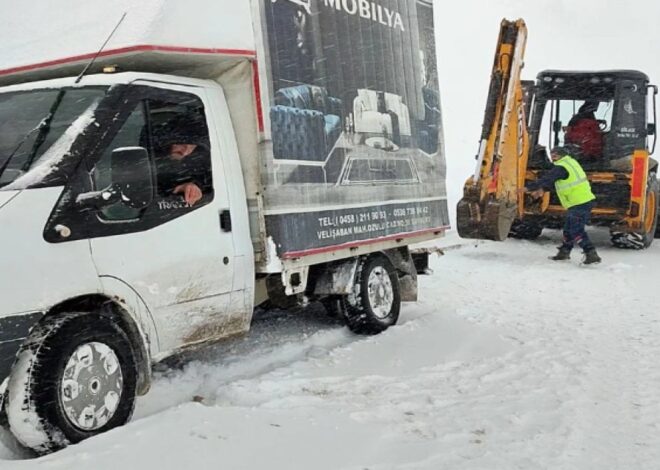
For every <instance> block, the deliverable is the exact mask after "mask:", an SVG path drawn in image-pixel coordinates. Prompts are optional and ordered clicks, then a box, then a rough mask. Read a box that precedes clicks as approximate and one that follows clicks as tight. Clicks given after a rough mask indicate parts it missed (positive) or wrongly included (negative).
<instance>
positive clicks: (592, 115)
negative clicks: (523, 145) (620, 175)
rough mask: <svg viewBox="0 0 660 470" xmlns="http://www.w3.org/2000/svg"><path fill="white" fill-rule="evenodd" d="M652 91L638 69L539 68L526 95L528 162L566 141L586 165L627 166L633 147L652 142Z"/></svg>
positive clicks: (538, 162)
mask: <svg viewBox="0 0 660 470" xmlns="http://www.w3.org/2000/svg"><path fill="white" fill-rule="evenodd" d="M656 94H657V87H655V86H654V85H650V84H649V78H648V77H647V76H646V75H645V74H644V73H641V72H638V71H631V70H621V71H605V72H565V71H555V70H547V71H544V72H541V73H540V74H539V75H538V76H537V81H536V85H535V87H534V91H533V94H532V95H531V96H530V100H531V103H530V108H531V115H530V118H529V131H530V144H531V145H530V149H531V150H530V152H531V154H530V159H529V166H530V168H542V167H543V166H545V165H546V164H547V163H548V160H547V157H546V155H547V150H549V149H550V148H552V147H554V146H557V145H562V146H566V145H571V146H572V148H573V149H574V152H575V157H576V158H578V159H579V160H580V162H581V164H582V165H583V167H584V168H585V170H587V171H622V172H627V171H630V169H631V157H632V154H633V152H634V151H635V150H639V149H646V150H648V151H649V152H650V153H653V150H654V148H655V139H656V135H655V134H656V132H655V131H656V124H655V123H656V104H655V97H656Z"/></svg>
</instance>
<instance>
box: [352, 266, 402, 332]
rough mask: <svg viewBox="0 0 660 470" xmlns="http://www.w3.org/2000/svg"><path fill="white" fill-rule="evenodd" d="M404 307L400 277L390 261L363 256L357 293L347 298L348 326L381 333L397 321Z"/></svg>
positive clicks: (360, 330) (356, 287)
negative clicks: (402, 304)
mask: <svg viewBox="0 0 660 470" xmlns="http://www.w3.org/2000/svg"><path fill="white" fill-rule="evenodd" d="M400 310H401V294H400V288H399V277H398V275H397V273H396V270H395V269H394V267H393V266H392V263H390V261H389V260H388V259H387V258H386V257H384V256H382V255H376V256H371V257H368V258H365V259H362V260H360V262H359V265H358V269H357V274H356V277H355V284H354V285H353V293H352V294H349V295H348V297H347V298H346V302H345V310H344V315H345V316H346V323H347V324H348V327H349V328H350V329H351V331H353V332H354V333H357V334H367V335H372V334H378V333H380V332H382V331H385V330H386V329H387V328H389V327H390V326H392V325H394V324H396V322H397V320H398V319H399V311H400Z"/></svg>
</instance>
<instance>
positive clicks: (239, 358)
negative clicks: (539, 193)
mask: <svg viewBox="0 0 660 470" xmlns="http://www.w3.org/2000/svg"><path fill="white" fill-rule="evenodd" d="M593 233H594V235H595V240H596V241H597V242H598V243H599V246H600V247H601V248H600V251H601V255H602V256H603V258H604V263H603V264H601V265H599V266H597V267H581V266H579V256H578V253H575V254H574V256H573V257H574V258H575V259H573V260H572V261H571V262H568V263H554V262H551V261H549V260H547V255H549V254H552V253H553V252H554V246H555V245H556V244H557V243H558V241H559V235H558V233H557V232H548V231H546V233H544V235H543V236H542V238H541V239H540V240H539V241H538V242H536V243H532V242H523V241H514V240H509V241H506V242H504V243H491V242H476V243H475V242H465V241H459V240H458V239H456V238H455V237H453V236H450V237H449V238H447V239H445V240H444V241H443V244H444V245H445V246H452V245H456V244H460V245H461V247H460V248H453V249H449V250H447V251H446V255H445V256H443V257H440V258H437V259H435V260H434V261H433V269H434V270H435V274H434V275H433V276H430V277H425V278H423V279H422V281H421V295H422V299H421V301H420V302H419V303H418V304H407V305H406V306H405V307H404V309H403V312H402V318H401V321H400V324H399V325H398V326H396V327H394V328H392V329H390V330H388V331H387V332H385V333H384V334H382V335H380V336H376V337H370V338H364V337H357V336H354V335H352V334H350V333H349V332H348V331H347V329H346V328H344V327H343V326H342V325H341V324H339V323H338V322H337V321H334V320H332V319H329V318H327V317H325V316H324V315H323V311H322V309H321V308H320V307H318V306H311V307H309V308H308V309H306V310H305V311H303V312H300V313H298V314H294V313H286V312H265V313H262V314H261V315H259V316H258V318H257V319H256V320H255V324H254V329H253V331H252V333H251V334H250V335H249V336H248V337H246V338H243V339H240V340H234V341H229V342H226V343H224V344H221V345H217V346H215V347H211V348H207V349H205V350H204V351H199V352H196V353H195V354H192V355H191V356H190V357H188V358H186V360H185V361H181V362H180V363H177V364H170V367H169V368H163V370H161V371H160V372H159V373H158V375H157V380H156V382H155V384H154V387H153V389H152V391H151V392H150V393H149V394H148V395H147V396H146V397H144V398H142V399H141V400H140V401H139V404H138V407H137V411H136V416H135V419H134V420H133V422H132V423H130V424H129V425H127V426H125V427H123V428H121V429H117V430H114V431H112V432H110V433H108V434H106V435H102V436H99V437H96V438H94V439H91V440H88V441H86V442H83V443H82V444H79V445H76V446H72V447H70V448H68V449H65V450H64V451H61V452H59V453H56V454H54V455H50V456H47V457H43V458H40V459H26V457H27V456H26V455H24V454H23V453H21V452H17V451H16V450H15V449H12V448H11V445H10V446H9V447H7V446H5V447H2V448H0V458H2V459H3V460H0V469H3V470H4V469H12V470H14V469H16V470H23V469H36V468H48V469H73V468H85V469H86V468H93V469H98V470H105V469H112V470H114V469H117V468H122V469H133V468H139V469H141V470H152V469H153V470H156V469H157V470H161V469H181V468H188V469H206V468H208V469H211V468H213V469H217V468H230V469H241V468H245V469H261V468H269V469H271V470H277V469H299V468H300V469H319V470H320V469H355V470H358V469H360V470H363V469H370V470H377V469H391V468H397V469H443V468H447V469H458V468H460V469H466V470H467V469H515V468H520V469H532V468H533V469H545V468H547V469H592V468H593V469H596V468H598V469H633V468H634V469H636V470H637V469H652V468H658V462H659V461H660V396H659V395H658V386H659V385H660V368H659V366H658V357H659V356H660V342H658V337H660V313H659V312H658V308H657V285H658V280H657V272H658V267H657V266H658V265H660V243H659V244H657V245H655V246H653V247H652V248H651V249H650V250H648V251H645V252H630V251H619V250H615V249H613V248H609V247H608V244H607V233H606V232H601V231H595V232H593ZM5 438H6V436H5ZM4 440H5V441H6V439H4Z"/></svg>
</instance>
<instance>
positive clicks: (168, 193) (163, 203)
mask: <svg viewBox="0 0 660 470" xmlns="http://www.w3.org/2000/svg"><path fill="white" fill-rule="evenodd" d="M74 80H75V79H73V78H72V79H57V80H50V81H44V82H35V83H30V84H27V85H18V86H11V87H6V88H4V89H2V91H0V117H1V118H0V122H1V123H2V125H0V142H2V147H3V148H2V149H1V151H0V155H2V156H1V157H0V169H1V170H2V172H1V175H0V180H1V184H0V225H2V227H4V229H3V241H4V244H5V247H6V248H7V250H6V251H5V253H4V255H3V261H4V263H5V266H6V267H9V266H12V267H13V268H11V270H12V276H11V278H9V279H8V281H9V282H3V283H2V284H1V285H0V290H2V298H3V302H2V305H1V306H0V331H2V336H1V337H0V338H1V339H0V353H2V361H1V362H0V376H1V377H2V379H5V378H6V377H7V376H8V375H9V372H10V369H11V367H12V365H13V363H14V356H15V355H16V353H17V352H18V353H19V360H18V362H17V363H16V365H15V366H14V374H12V377H14V376H15V374H18V379H17V380H19V381H20V380H21V371H20V369H21V364H23V365H24V366H25V367H29V364H32V363H33V361H34V360H36V359H37V357H38V351H39V349H38V348H37V349H35V348H30V347H26V345H25V341H26V338H27V337H28V334H29V332H30V330H31V329H33V328H35V325H37V323H39V325H40V328H42V329H44V328H45V330H44V335H46V336H48V335H51V334H52V335H54V336H53V337H57V338H58V341H57V344H54V345H53V347H54V348H58V350H59V349H60V348H67V347H68V346H67V345H71V344H72V343H71V342H70V338H63V337H62V336H61V335H60V334H58V331H60V330H62V329H64V330H66V329H67V328H74V329H75V330H82V331H79V332H77V334H76V336H77V338H76V342H75V344H76V345H77V346H76V348H77V349H76V350H75V351H73V355H69V356H68V357H70V358H71V359H70V362H71V364H69V366H68V367H69V368H68V369H67V370H70V373H71V374H72V375H71V377H70V378H69V381H68V383H67V384H64V385H62V387H63V390H65V392H66V393H65V394H64V395H63V396H68V397H70V398H69V399H68V401H66V403H64V406H63V409H64V410H65V413H69V414H70V416H71V423H72V426H73V427H75V428H77V431H76V433H74V435H80V436H84V435H85V434H86V433H87V434H89V433H92V432H94V431H98V430H99V429H102V428H104V427H106V426H109V425H110V424H111V423H112V420H113V419H114V420H116V419H120V418H121V416H120V415H121V414H122V413H127V412H128V411H129V410H128V409H123V408H122V406H123V407H124V408H126V407H127V406H128V408H130V409H132V403H133V401H132V400H122V399H121V395H122V393H124V394H128V393H130V391H126V390H125V389H124V387H123V385H122V387H118V386H116V384H115V385H110V384H101V383H99V384H97V385H96V386H97V387H99V397H100V398H99V400H98V401H97V402H95V403H96V404H97V405H98V407H97V408H95V409H94V410H90V409H87V410H85V409H80V408H78V407H79V406H81V405H80V403H82V402H81V401H80V400H78V399H77V398H76V396H75V390H77V389H78V388H79V385H80V384H79V382H80V381H84V380H88V381H89V380H92V379H91V378H90V377H91V376H90V377H87V376H85V374H88V375H89V374H92V375H94V374H93V371H94V369H98V368H100V367H108V364H117V363H121V367H120V368H119V369H118V370H119V372H118V373H117V376H116V379H117V380H118V381H120V382H122V383H123V384H124V385H125V383H124V382H127V381H129V378H130V377H134V379H132V380H133V381H134V382H133V385H132V387H133V388H134V389H136V390H137V391H138V393H139V392H146V389H147V388H148V375H149V372H150V363H151V361H152V360H156V359H158V358H159V357H163V356H165V355H168V354H171V353H172V352H174V351H176V350H178V349H180V348H182V347H186V346H190V345H193V344H196V343H200V342H204V341H208V340H211V339H214V338H219V337H224V336H228V335H232V334H237V333H241V332H244V331H246V330H247V329H248V328H249V324H250V319H251V316H252V310H253V299H254V295H253V289H254V274H253V265H254V261H253V252H252V246H251V243H250V235H249V227H248V221H247V205H246V198H245V194H244V189H243V184H242V177H241V167H240V161H239V159H238V151H237V147H236V142H235V138H234V134H233V130H232V126H231V122H230V120H229V114H228V112H227V109H226V103H225V99H224V94H223V90H222V88H221V87H220V86H219V85H218V84H217V83H213V82H210V81H205V80H197V79H187V78H182V77H170V76H164V75H154V74H143V73H122V74H116V75H97V76H89V77H86V78H85V80H84V81H83V82H82V83H81V84H75V83H74ZM16 109H21V110H22V112H21V113H20V114H16ZM190 120H195V121H194V124H195V126H194V127H195V128H194V130H193V132H192V134H193V135H190V134H191V131H190V128H189V127H190V126H188V128H184V127H181V126H182V125H183V124H185V123H188V124H189V123H190ZM176 126H180V127H179V128H177V127H176ZM186 133H188V135H186ZM176 144H184V145H189V146H195V149H194V152H193V154H192V155H189V156H186V157H185V158H183V159H180V160H178V161H177V160H176V159H175V158H174V157H172V155H171V146H172V145H176ZM191 158H194V160H192V162H193V163H192V164H187V163H186V159H191ZM190 183H192V184H196V185H198V187H199V188H200V189H201V190H202V192H203V193H202V195H201V198H200V199H199V200H198V201H195V202H194V203H189V202H187V201H186V199H185V196H186V195H185V193H184V192H181V191H175V189H176V187H178V186H183V185H186V184H190ZM118 235H121V236H118ZM90 311H92V312H95V313H94V314H93V315H92V317H94V318H95V319H96V323H93V327H92V328H89V329H87V330H84V329H83V325H87V326H90V324H89V321H90V320H89V319H90V318H91V317H90V316H89V315H80V316H77V315H76V313H77V312H90ZM61 313H64V316H62V315H60V314H61ZM51 317H52V318H53V319H54V320H53V321H49V318H51ZM56 318H58V319H59V320H55V319H56ZM62 318H64V319H68V320H66V321H64V323H62V321H63V320H62ZM44 325H45V326H44ZM71 325H73V326H71ZM115 330H116V331H115ZM62 331H63V330H62ZM104 331H105V333H103V335H105V336H108V335H109V334H110V333H108V331H110V332H112V331H115V333H116V338H120V340H121V341H120V342H123V343H124V344H123V347H124V349H125V351H124V352H123V353H122V354H124V355H125V357H121V356H120V355H119V353H118V352H112V351H108V350H107V349H104V348H101V347H100V346H99V344H101V343H100V342H99V340H98V335H99V334H101V333H100V332H104ZM113 341H117V340H116V339H115V340H113ZM95 348H97V349H98V350H96V349H95ZM90 351H91V352H90ZM82 356H85V358H83V357H82ZM21 358H23V359H24V362H21ZM17 366H18V372H17V371H16V367H17ZM132 368H134V369H135V370H131V369H132ZM23 373H27V372H26V371H23ZM74 376H75V377H74ZM84 377H86V378H84ZM5 385H7V384H6V381H5ZM67 387H68V388H67ZM7 390H8V394H7V397H8V403H7V406H8V407H9V408H10V409H11V407H12V406H13V407H14V408H16V407H18V406H19V404H18V402H19V401H20V400H23V399H25V397H23V396H22V394H24V393H25V391H24V390H22V389H21V388H20V387H19V386H18V385H16V383H15V382H10V383H9V386H8V389H7ZM122 390H123V391H122ZM53 393H55V392H53ZM103 394H105V395H103ZM109 397H114V398H113V399H111V398H109ZM104 400H105V402H108V401H113V400H115V401H116V402H117V403H116V404H115V405H113V406H114V408H113V406H109V405H107V403H104ZM12 401H13V404H12ZM85 406H86V407H89V406H90V405H89V403H88V404H87V405H85ZM111 408H113V409H111ZM9 418H10V424H11V420H12V419H14V420H15V423H14V425H15V426H19V427H20V426H21V425H20V420H21V419H22V418H23V417H22V413H9Z"/></svg>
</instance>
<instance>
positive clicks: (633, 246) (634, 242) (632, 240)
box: [610, 173, 660, 250]
mask: <svg viewBox="0 0 660 470" xmlns="http://www.w3.org/2000/svg"><path fill="white" fill-rule="evenodd" d="M659 197H660V186H659V184H658V180H657V179H656V175H655V173H651V174H649V179H648V184H647V189H646V209H645V213H644V220H643V222H644V223H643V227H642V229H640V230H638V231H635V232H620V231H616V230H611V231H610V239H611V241H612V245H614V246H615V247H617V248H623V249H629V250H643V249H645V248H648V247H649V246H651V244H652V243H653V239H654V238H657V237H658V200H659Z"/></svg>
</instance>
